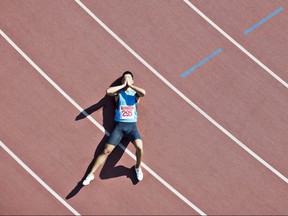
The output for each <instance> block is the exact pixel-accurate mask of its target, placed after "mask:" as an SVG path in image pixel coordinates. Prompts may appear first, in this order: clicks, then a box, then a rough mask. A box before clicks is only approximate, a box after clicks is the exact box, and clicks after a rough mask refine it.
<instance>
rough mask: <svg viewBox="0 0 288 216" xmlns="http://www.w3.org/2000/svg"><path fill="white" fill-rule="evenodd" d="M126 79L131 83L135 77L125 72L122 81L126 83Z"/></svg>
mask: <svg viewBox="0 0 288 216" xmlns="http://www.w3.org/2000/svg"><path fill="white" fill-rule="evenodd" d="M125 81H126V82H128V83H130V84H133V83H134V80H133V77H132V76H131V75H130V74H125V76H124V78H123V79H122V83H123V84H124V83H125Z"/></svg>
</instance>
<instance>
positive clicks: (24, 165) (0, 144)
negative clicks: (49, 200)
mask: <svg viewBox="0 0 288 216" xmlns="http://www.w3.org/2000/svg"><path fill="white" fill-rule="evenodd" d="M0 146H1V147H2V148H3V149H4V150H5V151H6V152H7V153H8V154H9V155H10V156H11V157H12V158H14V160H15V161H16V162H17V163H18V164H20V166H22V167H23V168H24V169H25V170H26V171H27V172H28V173H29V174H30V175H31V176H32V177H33V178H34V179H35V180H36V181H38V182H39V183H40V184H41V185H42V186H43V187H44V188H45V189H46V190H47V191H48V192H50V193H51V194H52V195H53V196H54V197H55V198H56V199H57V200H58V201H60V202H61V203H62V204H63V205H64V206H65V207H66V208H67V209H69V210H70V211H71V212H72V213H73V214H74V215H80V214H79V213H78V212H77V211H76V210H75V209H74V208H73V207H72V206H70V205H69V204H68V203H67V202H66V201H65V200H63V199H62V198H61V197H60V196H59V195H58V194H57V193H56V192H55V191H54V190H53V189H52V188H51V187H49V186H48V185H47V184H46V183H45V182H44V181H43V180H42V179H41V178H40V177H39V176H38V175H36V174H35V173H34V172H33V171H32V170H31V169H30V168H29V167H28V166H27V165H26V164H25V163H24V162H23V161H22V160H21V159H20V158H19V157H17V155H15V154H14V153H13V152H12V151H11V150H10V149H9V148H8V147H7V146H6V145H5V144H4V143H3V142H2V141H1V140H0Z"/></svg>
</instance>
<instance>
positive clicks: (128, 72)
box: [122, 71, 134, 79]
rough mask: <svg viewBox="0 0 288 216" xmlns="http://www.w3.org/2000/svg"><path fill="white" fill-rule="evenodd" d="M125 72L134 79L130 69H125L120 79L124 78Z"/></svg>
mask: <svg viewBox="0 0 288 216" xmlns="http://www.w3.org/2000/svg"><path fill="white" fill-rule="evenodd" d="M126 74H130V75H131V76H132V79H134V76H133V74H132V72H131V71H125V72H124V73H123V74H122V79H123V78H124V76H125V75H126Z"/></svg>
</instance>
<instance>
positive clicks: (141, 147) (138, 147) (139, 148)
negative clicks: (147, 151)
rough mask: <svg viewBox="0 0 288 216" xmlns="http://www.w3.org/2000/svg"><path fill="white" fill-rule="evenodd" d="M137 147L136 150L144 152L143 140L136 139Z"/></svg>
mask: <svg viewBox="0 0 288 216" xmlns="http://www.w3.org/2000/svg"><path fill="white" fill-rule="evenodd" d="M135 148H136V151H138V152H142V151H143V150H144V148H143V142H142V141H141V140H137V141H135Z"/></svg>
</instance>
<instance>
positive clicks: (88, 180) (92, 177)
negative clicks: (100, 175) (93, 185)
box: [83, 174, 94, 185]
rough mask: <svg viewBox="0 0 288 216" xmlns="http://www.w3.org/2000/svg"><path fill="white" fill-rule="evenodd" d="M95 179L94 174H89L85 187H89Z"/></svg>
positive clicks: (84, 182)
mask: <svg viewBox="0 0 288 216" xmlns="http://www.w3.org/2000/svg"><path fill="white" fill-rule="evenodd" d="M93 179H94V175H93V174H89V175H88V176H87V177H86V179H85V180H84V181H83V185H89V184H90V182H91V181H92V180H93Z"/></svg>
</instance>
